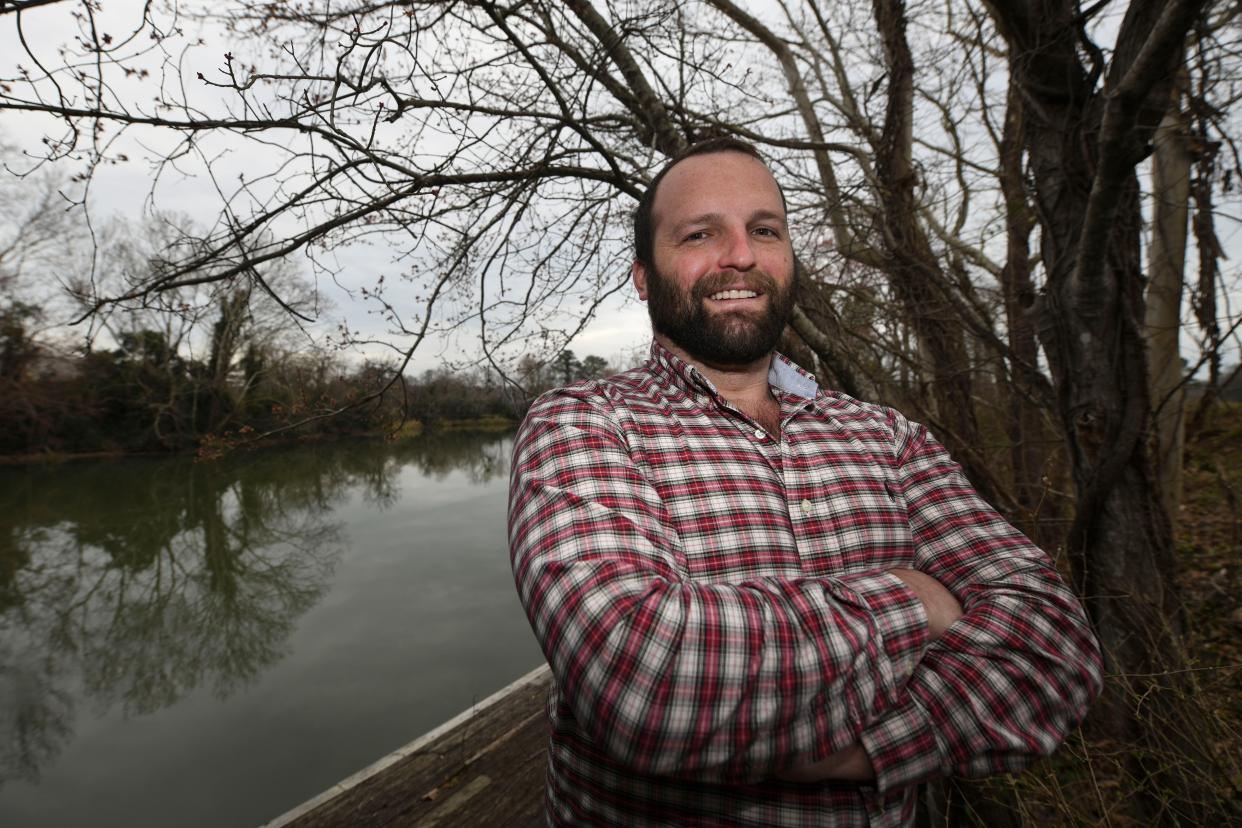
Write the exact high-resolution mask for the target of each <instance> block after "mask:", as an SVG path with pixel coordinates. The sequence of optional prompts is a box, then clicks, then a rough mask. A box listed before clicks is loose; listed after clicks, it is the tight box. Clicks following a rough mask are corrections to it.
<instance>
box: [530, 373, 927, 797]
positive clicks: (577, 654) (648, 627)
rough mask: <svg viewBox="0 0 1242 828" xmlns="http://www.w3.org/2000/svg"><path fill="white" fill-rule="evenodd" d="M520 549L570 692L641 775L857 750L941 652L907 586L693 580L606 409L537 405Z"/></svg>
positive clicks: (589, 723) (599, 739) (753, 766)
mask: <svg viewBox="0 0 1242 828" xmlns="http://www.w3.org/2000/svg"><path fill="white" fill-rule="evenodd" d="M509 522H510V550H511V556H512V564H513V569H514V575H515V578H516V580H517V584H518V590H519V594H520V596H521V599H522V603H523V605H524V607H525V608H526V612H527V615H528V617H529V618H530V620H531V624H532V626H533V627H534V629H535V633H536V636H537V637H538V639H539V641H540V644H541V646H542V647H543V650H544V654H545V655H546V656H547V658H548V661H549V663H550V664H551V666H552V670H553V673H554V675H555V676H556V679H557V682H558V684H559V685H560V688H561V692H562V695H563V697H564V698H565V699H566V700H567V701H568V702H569V704H570V705H571V706H572V708H573V710H574V715H575V717H576V718H577V719H578V722H579V724H580V725H581V726H582V727H583V728H584V729H585V730H586V732H588V733H589V734H590V735H591V737H592V738H593V739H594V740H595V741H596V743H597V744H598V745H599V746H600V747H601V748H602V749H603V750H605V751H606V752H607V753H608V754H609V755H610V756H612V757H613V758H614V760H616V761H619V762H621V763H622V764H625V765H627V766H629V767H632V768H634V769H635V770H637V771H639V772H644V773H653V774H679V775H685V774H689V775H695V776H711V777H717V776H718V777H721V778H747V779H754V778H759V777H762V776H764V775H766V774H768V773H770V772H772V771H774V770H777V769H779V768H782V767H787V766H790V765H793V764H805V763H808V762H814V761H816V760H819V759H823V758H824V757H827V756H828V755H830V754H832V753H833V752H835V751H837V750H840V749H842V748H845V747H847V746H848V745H850V744H853V743H854V742H856V741H857V740H858V738H859V735H860V734H861V732H862V730H863V728H864V727H865V726H866V725H867V724H868V723H870V722H872V721H874V720H875V719H876V718H877V717H878V716H879V715H880V712H881V711H883V710H884V709H886V708H887V707H889V706H891V705H892V704H893V703H894V701H895V699H896V698H897V696H898V694H899V693H900V691H901V688H902V687H903V686H904V684H905V682H906V680H907V679H908V677H909V676H910V674H911V672H912V671H913V669H914V665H915V664H916V662H917V661H918V659H919V657H920V656H921V654H922V652H923V649H924V647H925V645H926V643H927V640H928V630H927V615H926V613H925V611H924V608H923V601H922V600H920V598H919V597H918V592H917V590H916V589H912V588H911V586H908V585H907V583H906V582H905V580H904V579H903V578H902V577H900V576H899V575H894V574H890V573H871V574H866V575H857V576H849V577H845V578H841V579H811V578H806V579H794V580H790V579H777V578H755V579H752V580H749V581H746V582H744V583H737V584H716V583H712V584H707V583H700V582H695V581H692V580H689V579H687V578H686V568H685V562H684V559H683V558H682V556H681V553H680V550H679V541H678V539H677V537H676V533H675V532H674V530H673V528H672V525H671V521H670V520H669V517H668V514H667V511H666V510H665V508H664V506H663V503H662V502H661V500H660V498H659V496H658V494H657V492H656V491H655V490H654V488H653V487H652V486H651V485H650V483H649V481H647V480H646V478H645V477H644V476H643V474H642V473H641V472H640V471H639V469H638V468H636V466H635V464H634V463H633V461H632V460H631V458H630V455H629V452H628V450H627V447H626V444H625V441H624V439H623V437H622V435H621V433H620V430H619V428H618V427H617V425H616V424H615V422H614V421H613V419H612V418H611V417H610V416H609V415H608V413H607V412H606V410H604V409H603V408H602V407H601V406H600V404H599V402H598V401H597V400H592V401H587V400H584V399H581V398H578V397H575V396H574V395H573V393H572V392H571V393H562V394H559V395H557V396H553V397H548V398H545V399H543V400H542V401H541V402H540V403H538V404H537V405H536V407H535V408H534V409H532V412H531V414H530V415H529V416H528V418H527V421H526V422H525V423H524V424H523V428H522V430H521V432H520V433H519V436H518V439H517V443H516V446H515V450H514V468H513V477H512V488H511V492H510V521H509Z"/></svg>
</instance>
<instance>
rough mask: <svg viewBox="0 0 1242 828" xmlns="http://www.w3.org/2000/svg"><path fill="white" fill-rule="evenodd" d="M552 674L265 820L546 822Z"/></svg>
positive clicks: (529, 679)
mask: <svg viewBox="0 0 1242 828" xmlns="http://www.w3.org/2000/svg"><path fill="white" fill-rule="evenodd" d="M551 680H552V678H551V673H550V672H549V671H548V668H547V667H546V666H544V667H541V668H539V669H538V670H535V671H533V672H531V673H529V674H527V675H526V676H524V677H523V678H521V679H519V680H518V681H516V682H514V683H513V684H511V685H509V686H508V687H506V688H505V689H503V690H501V691H500V692H498V693H496V694H494V695H492V696H490V697H488V698H487V699H485V700H484V701H482V702H480V703H479V704H477V705H475V706H474V707H473V708H471V709H470V710H468V711H466V712H465V713H463V714H461V715H460V716H457V717H455V718H454V719H452V720H451V721H449V722H446V723H445V724H444V725H441V726H440V727H438V728H436V729H435V730H433V731H431V732H430V733H428V734H426V735H424V736H423V737H421V738H419V739H417V740H415V741H414V742H411V743H410V744H409V745H407V746H405V747H404V748H401V749H400V750H398V751H396V752H395V753H393V754H390V755H389V756H387V757H385V758H384V759H382V760H380V761H379V762H376V763H375V764H374V765H372V766H371V767H369V768H367V769H365V770H363V771H360V772H359V773H357V774H355V775H354V776H351V777H350V778H349V779H346V780H345V781H343V782H341V783H339V784H337V785H335V786H334V787H333V788H331V789H330V790H328V791H325V792H324V793H323V794H321V795H319V796H318V797H315V798H314V799H312V800H310V801H309V802H307V803H305V804H304V805H301V806H299V807H298V808H295V809H293V810H292V811H290V812H288V813H287V814H285V815H283V816H281V817H278V818H277V819H275V820H273V821H272V822H269V823H268V824H267V825H266V826H264V828H325V826H342V825H348V826H351V828H353V826H357V828H379V826H415V827H416V828H431V826H437V828H451V826H476V825H505V826H535V825H542V824H543V822H544V820H543V780H544V769H545V762H546V759H545V754H546V749H547V740H548V734H547V724H546V720H545V718H544V704H545V701H546V698H547V694H548V687H549V685H550V683H551Z"/></svg>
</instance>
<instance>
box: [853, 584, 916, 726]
mask: <svg viewBox="0 0 1242 828" xmlns="http://www.w3.org/2000/svg"><path fill="white" fill-rule="evenodd" d="M837 581H838V582H839V583H840V584H842V585H843V586H846V587H848V588H849V589H851V590H852V591H853V592H854V593H855V594H857V595H858V596H859V597H860V598H862V600H863V601H864V602H865V603H866V604H867V606H868V608H869V609H870V610H871V617H872V618H873V619H875V624H876V627H877V628H878V630H879V633H880V643H881V644H882V645H883V647H884V654H885V655H886V656H888V659H887V663H886V664H884V663H881V664H879V665H878V666H879V668H880V669H879V671H878V672H879V673H880V676H879V677H880V679H881V684H882V686H883V688H884V691H885V692H884V696H885V700H886V704H885V705H884V707H888V706H890V705H893V704H896V702H897V699H898V698H899V697H901V696H904V694H903V693H902V692H901V690H902V688H904V687H905V686H906V682H907V681H909V679H910V676H911V674H913V672H914V667H915V665H916V664H918V662H919V659H920V658H922V657H923V651H924V650H925V649H926V648H927V645H928V644H929V643H930V641H929V633H928V630H927V610H926V609H925V608H924V607H923V602H922V601H921V600H919V598H918V596H917V595H915V594H914V590H912V589H910V587H908V586H906V584H905V582H904V581H902V580H901V579H900V578H898V577H897V576H896V575H892V574H890V573H888V572H869V573H867V574H865V575H847V576H845V577H843V578H838V579H837Z"/></svg>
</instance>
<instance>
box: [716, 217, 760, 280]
mask: <svg viewBox="0 0 1242 828" xmlns="http://www.w3.org/2000/svg"><path fill="white" fill-rule="evenodd" d="M723 241H724V244H723V246H722V249H721V251H720V262H719V265H720V268H721V269H722V270H724V269H728V268H732V269H734V270H749V269H751V268H752V267H754V266H755V251H754V248H753V247H752V246H751V245H752V243H753V241H754V239H753V238H752V237H751V235H750V231H749V230H747V228H745V227H740V228H736V229H733V230H730V231H729V232H727V233H725V234H724V236H723Z"/></svg>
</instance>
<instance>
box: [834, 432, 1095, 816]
mask: <svg viewBox="0 0 1242 828" xmlns="http://www.w3.org/2000/svg"><path fill="white" fill-rule="evenodd" d="M892 425H893V427H894V432H895V434H896V436H897V438H898V440H897V446H898V466H897V468H898V473H899V476H900V483H901V485H902V486H903V488H904V494H905V499H906V503H907V505H908V509H909V515H910V526H911V531H912V533H913V535H914V543H915V561H914V567H915V568H916V569H918V570H920V571H922V572H924V573H926V574H927V575H930V576H931V577H933V578H935V579H936V580H937V581H939V582H940V583H941V584H943V585H944V586H945V587H946V588H947V589H948V590H949V591H950V592H951V593H952V594H953V595H954V596H955V597H956V598H957V599H958V600H959V601H960V602H961V605H962V608H963V615H962V617H961V618H960V619H958V620H957V621H956V622H955V623H954V624H953V625H952V626H950V627H949V629H948V630H947V631H946V632H945V634H944V635H943V636H942V637H940V638H939V639H938V640H937V641H935V642H934V643H932V644H931V645H930V646H929V648H928V650H927V652H926V653H925V654H924V656H923V659H922V661H921V662H920V663H919V665H918V666H917V667H916V668H915V670H914V672H913V674H912V675H911V678H910V680H909V682H908V683H907V685H906V688H905V689H906V692H905V694H904V695H905V698H904V700H903V701H902V702H901V703H899V704H898V705H897V706H896V707H894V708H891V709H889V710H887V711H885V712H884V713H882V714H881V716H880V718H879V720H878V721H876V722H874V723H872V724H871V725H869V726H868V727H866V728H865V729H864V730H863V733H862V747H863V749H864V750H865V753H866V759H867V760H869V764H870V766H871V768H873V769H874V773H875V784H876V786H877V788H878V789H879V792H880V793H884V792H886V791H890V790H894V789H898V788H902V787H905V786H908V785H912V784H916V783H918V782H921V781H924V780H926V779H929V778H934V777H938V776H944V775H949V774H956V775H962V776H983V775H987V774H991V773H999V772H1007V771H1008V772H1012V771H1018V770H1021V769H1022V768H1024V767H1026V766H1027V765H1028V764H1030V763H1031V762H1032V761H1033V760H1034V759H1036V758H1039V757H1041V756H1047V755H1049V754H1051V753H1052V752H1053V751H1054V750H1055V749H1056V747H1057V746H1058V745H1059V744H1060V743H1061V741H1062V740H1063V739H1064V738H1065V735H1066V734H1067V733H1068V731H1069V730H1070V729H1071V728H1072V727H1074V726H1075V725H1077V723H1078V722H1080V721H1081V720H1082V717H1083V716H1084V715H1085V713H1086V709H1087V706H1088V705H1089V704H1090V702H1091V701H1092V700H1093V699H1094V698H1095V697H1096V696H1097V695H1098V694H1099V691H1100V688H1101V686H1102V681H1101V663H1100V652H1099V645H1098V644H1097V642H1096V639H1095V635H1094V633H1093V632H1092V631H1091V628H1090V625H1089V624H1088V622H1087V618H1086V615H1085V613H1084V612H1083V609H1082V605H1081V604H1080V603H1079V602H1078V600H1077V598H1075V596H1074V594H1073V593H1072V592H1071V591H1070V589H1069V588H1068V587H1067V586H1066V584H1065V582H1064V581H1063V580H1062V579H1061V577H1060V576H1059V575H1058V573H1057V571H1056V568H1055V566H1054V565H1053V563H1052V561H1051V560H1050V559H1049V558H1048V556H1047V554H1045V553H1044V552H1043V551H1042V550H1040V549H1039V548H1038V547H1036V546H1035V545H1034V544H1033V543H1031V541H1029V540H1028V539H1027V538H1026V537H1025V536H1024V535H1022V533H1020V532H1018V531H1017V530H1016V529H1014V528H1013V527H1012V526H1010V525H1009V524H1008V523H1007V522H1006V521H1005V520H1004V519H1003V518H1001V517H1000V516H999V515H998V514H997V513H996V511H995V510H994V509H992V507H990V506H989V505H988V504H987V503H985V502H984V501H983V500H982V499H981V498H980V497H979V495H978V494H977V493H976V492H975V490H974V488H973V487H972V486H971V485H970V483H969V482H968V481H967V480H966V478H965V477H964V476H963V475H962V473H961V469H960V467H959V466H958V465H957V464H956V463H955V462H953V460H952V459H950V457H949V456H948V454H947V452H945V450H944V448H943V447H942V446H940V444H939V443H937V442H936V441H935V440H934V439H933V438H932V437H931V436H930V435H929V434H928V432H927V430H926V429H924V428H923V427H922V426H918V425H915V424H913V423H910V422H909V421H907V420H905V419H904V418H903V417H900V415H894V420H893V422H892ZM855 758H856V757H855Z"/></svg>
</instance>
